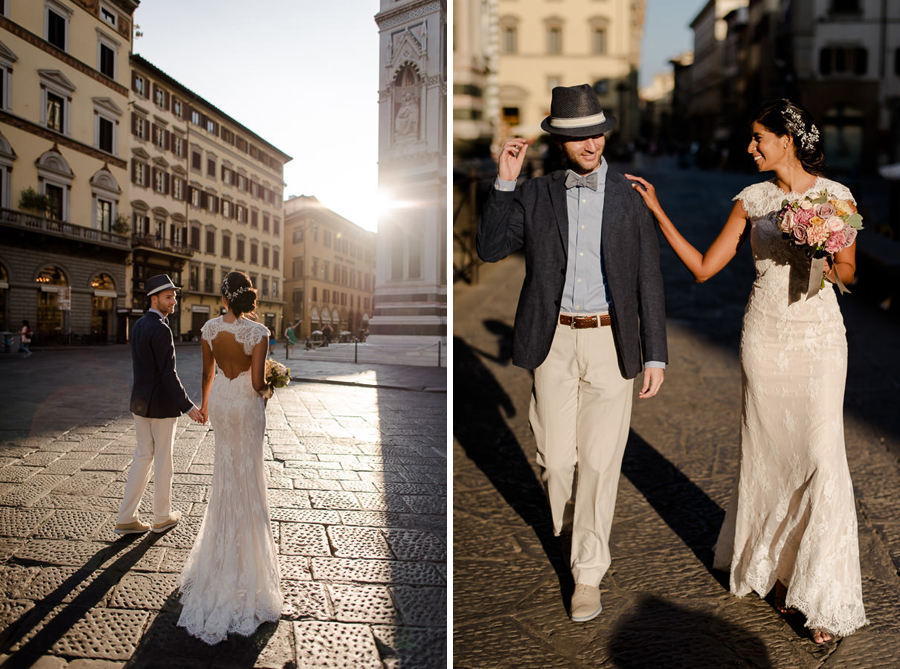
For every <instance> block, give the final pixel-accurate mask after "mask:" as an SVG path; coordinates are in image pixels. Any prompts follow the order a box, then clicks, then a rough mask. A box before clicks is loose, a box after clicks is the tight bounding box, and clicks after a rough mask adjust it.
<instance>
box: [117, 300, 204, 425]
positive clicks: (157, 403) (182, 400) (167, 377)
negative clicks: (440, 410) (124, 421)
mask: <svg viewBox="0 0 900 669" xmlns="http://www.w3.org/2000/svg"><path fill="white" fill-rule="evenodd" d="M131 364H132V368H133V370H134V385H133V386H132V388H131V412H132V413H134V414H136V415H138V416H144V417H146V418H172V417H177V416H180V415H181V414H183V413H188V412H189V411H190V410H191V409H192V408H194V403H193V402H191V399H190V398H189V397H188V395H187V392H186V391H185V390H184V386H182V385H181V379H179V378H178V372H176V371H175V341H174V339H173V338H172V331H171V330H170V329H169V326H168V324H167V323H166V322H165V320H163V318H161V317H160V315H159V314H158V313H156V312H155V311H148V312H147V313H146V314H144V316H143V317H142V318H140V319H139V320H138V322H137V323H135V324H134V327H133V328H132V330H131Z"/></svg>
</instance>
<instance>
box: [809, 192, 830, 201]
mask: <svg viewBox="0 0 900 669" xmlns="http://www.w3.org/2000/svg"><path fill="white" fill-rule="evenodd" d="M810 202H812V203H813V204H825V203H826V202H828V191H827V190H825V191H822V194H821V195H820V196H819V197H817V198H816V199H815V200H810Z"/></svg>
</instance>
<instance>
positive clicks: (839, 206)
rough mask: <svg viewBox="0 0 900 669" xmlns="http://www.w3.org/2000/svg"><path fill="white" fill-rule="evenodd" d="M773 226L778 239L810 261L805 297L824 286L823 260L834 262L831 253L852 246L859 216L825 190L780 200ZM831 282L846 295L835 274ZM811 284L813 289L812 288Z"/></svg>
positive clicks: (860, 225) (848, 205)
mask: <svg viewBox="0 0 900 669" xmlns="http://www.w3.org/2000/svg"><path fill="white" fill-rule="evenodd" d="M777 223H778V227H779V229H780V230H781V233H782V236H783V237H784V238H785V239H788V240H790V241H791V242H792V243H793V244H795V245H796V246H799V247H801V248H802V249H803V250H804V251H805V252H806V255H808V256H809V257H810V258H812V259H813V264H812V268H811V270H810V280H809V291H808V297H812V296H813V295H815V294H816V293H817V292H818V290H819V288H823V287H824V286H825V274H824V267H825V257H826V256H828V257H831V258H834V254H835V253H837V252H838V251H840V250H841V249H845V248H847V247H848V246H850V245H851V244H853V242H854V241H855V240H856V235H857V233H858V232H859V231H860V230H862V216H860V215H859V214H858V213H857V211H856V206H855V205H854V204H853V203H852V202H848V201H847V200H841V199H839V198H836V197H832V196H829V195H828V191H827V190H823V191H822V193H821V194H819V195H816V194H811V195H807V196H806V197H804V198H803V199H800V200H796V201H794V202H788V201H787V200H784V201H783V202H782V203H781V211H779V212H778V214H777ZM819 276H821V278H822V280H821V283H820V282H819V281H818V277H819ZM835 278H836V279H837V283H838V287H839V288H840V289H841V292H842V293H843V292H846V291H847V289H846V288H845V287H844V285H843V284H842V283H841V280H840V277H838V276H837V273H835ZM814 283H816V284H817V285H816V286H814V285H813V284H814Z"/></svg>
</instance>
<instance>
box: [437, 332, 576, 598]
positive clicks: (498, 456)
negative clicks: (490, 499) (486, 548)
mask: <svg viewBox="0 0 900 669" xmlns="http://www.w3.org/2000/svg"><path fill="white" fill-rule="evenodd" d="M484 325H485V327H486V328H487V329H488V330H489V331H491V332H492V333H494V334H496V335H498V354H497V355H491V354H489V353H487V352H485V351H481V350H479V349H477V348H475V347H474V346H471V345H470V344H469V343H468V342H467V341H466V340H465V339H463V338H462V337H459V336H455V337H454V338H453V358H454V364H453V367H454V369H453V383H454V390H453V415H454V419H453V436H454V437H455V438H456V440H457V441H458V442H459V444H460V446H462V448H463V450H464V451H465V453H466V456H467V457H468V458H469V459H470V460H471V461H472V462H473V463H474V464H475V465H476V466H477V467H478V468H479V469H480V470H481V471H482V473H483V474H484V475H485V476H486V477H487V478H488V480H489V481H490V482H491V484H492V485H493V486H494V488H495V489H496V490H497V492H499V493H500V495H501V496H502V497H503V500H504V501H505V502H506V504H507V505H508V506H509V507H510V508H511V509H513V510H514V511H515V512H516V513H517V514H518V515H519V516H520V517H521V518H522V520H523V521H525V523H526V524H528V526H529V527H531V529H532V530H533V531H534V534H535V536H536V537H537V539H538V541H540V543H541V548H542V550H543V551H544V553H545V554H546V555H547V558H548V559H549V561H550V563H551V564H552V565H553V568H554V569H555V571H556V574H557V577H558V578H559V581H560V588H561V590H562V591H563V595H564V601H568V595H569V594H571V591H572V590H573V589H574V584H573V583H572V582H571V581H572V576H571V573H570V571H569V568H568V566H567V565H566V560H564V558H563V553H562V548H561V545H560V541H559V539H558V538H557V537H555V536H554V535H553V525H552V521H551V517H550V507H549V505H548V503H547V498H546V495H545V493H544V488H543V486H542V485H541V483H540V481H539V480H538V477H537V476H536V475H535V472H534V470H533V469H532V467H531V464H530V463H529V462H528V458H527V457H526V455H525V453H524V452H523V449H522V446H521V445H520V444H519V441H518V439H517V438H516V436H515V435H514V434H513V433H512V431H510V429H509V425H508V424H507V418H512V417H514V416H515V415H516V408H515V406H514V405H513V402H512V400H511V398H510V397H509V395H508V394H507V393H506V391H505V390H504V388H503V386H502V385H500V383H499V382H498V381H497V379H496V378H495V377H494V375H493V374H492V373H491V371H490V370H489V369H488V368H487V366H486V365H485V364H484V362H482V358H487V359H489V360H492V361H494V362H497V363H499V364H501V365H505V364H507V363H508V362H509V360H510V351H511V349H512V346H511V341H512V328H511V327H509V326H508V325H506V324H504V323H501V322H499V321H485V323H484Z"/></svg>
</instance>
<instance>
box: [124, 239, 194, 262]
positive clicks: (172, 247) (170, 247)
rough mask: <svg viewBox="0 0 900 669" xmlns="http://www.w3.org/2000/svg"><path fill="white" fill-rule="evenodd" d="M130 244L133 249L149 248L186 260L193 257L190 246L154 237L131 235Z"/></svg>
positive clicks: (192, 250)
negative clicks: (182, 257) (185, 258)
mask: <svg viewBox="0 0 900 669" xmlns="http://www.w3.org/2000/svg"><path fill="white" fill-rule="evenodd" d="M131 244H132V247H134V248H141V247H143V248H151V249H156V250H158V251H166V252H168V253H174V254H175V255H179V256H185V257H187V258H190V257H191V256H193V255H194V249H192V248H191V247H190V246H186V245H183V244H175V243H174V242H173V241H172V240H171V239H163V238H160V237H157V236H156V235H132V237H131Z"/></svg>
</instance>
